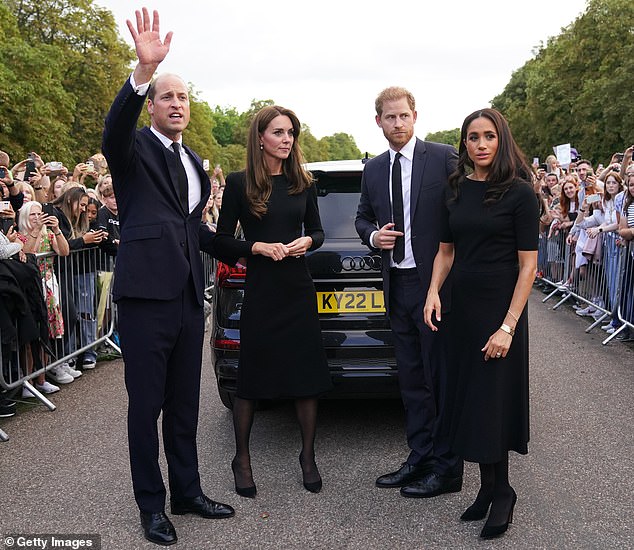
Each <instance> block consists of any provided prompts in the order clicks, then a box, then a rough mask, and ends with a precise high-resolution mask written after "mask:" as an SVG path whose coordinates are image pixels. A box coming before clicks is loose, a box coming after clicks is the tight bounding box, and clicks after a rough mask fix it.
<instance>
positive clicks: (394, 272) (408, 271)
mask: <svg viewBox="0 0 634 550" xmlns="http://www.w3.org/2000/svg"><path fill="white" fill-rule="evenodd" d="M414 273H418V269H417V268H415V267H406V268H402V269H401V268H398V267H391V268H390V275H412V274H414Z"/></svg>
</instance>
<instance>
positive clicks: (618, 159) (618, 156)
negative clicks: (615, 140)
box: [614, 153, 623, 162]
mask: <svg viewBox="0 0 634 550" xmlns="http://www.w3.org/2000/svg"><path fill="white" fill-rule="evenodd" d="M614 156H615V157H616V162H623V153H616V154H615V155H614Z"/></svg>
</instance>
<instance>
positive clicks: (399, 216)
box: [392, 153, 405, 264]
mask: <svg viewBox="0 0 634 550" xmlns="http://www.w3.org/2000/svg"><path fill="white" fill-rule="evenodd" d="M402 156H403V155H401V153H396V156H395V157H394V163H393V164H392V218H393V219H392V221H393V222H394V228H393V229H394V231H401V232H403V233H404V232H405V215H404V214H403V182H402V180H401V162H400V160H399V159H400V158H401V157H402ZM403 258H405V237H397V238H396V242H395V243H394V249H393V250H392V259H393V260H394V263H397V264H399V263H401V262H402V261H403Z"/></svg>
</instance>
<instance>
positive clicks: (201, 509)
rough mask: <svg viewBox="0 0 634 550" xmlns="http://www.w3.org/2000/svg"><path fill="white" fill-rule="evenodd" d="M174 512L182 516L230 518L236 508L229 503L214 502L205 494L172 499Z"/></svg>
mask: <svg viewBox="0 0 634 550" xmlns="http://www.w3.org/2000/svg"><path fill="white" fill-rule="evenodd" d="M171 504H172V514H174V515H177V516H182V515H183V514H196V515H198V516H200V517H202V518H211V519H223V518H230V517H231V516H233V515H234V514H235V510H234V509H233V508H232V507H231V506H229V505H228V504H222V503H221V502H214V501H213V500H211V499H210V498H208V497H206V496H205V495H200V496H197V497H195V498H188V499H185V500H178V501H174V500H172V503H171Z"/></svg>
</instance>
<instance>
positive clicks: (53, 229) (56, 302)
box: [18, 201, 74, 397]
mask: <svg viewBox="0 0 634 550" xmlns="http://www.w3.org/2000/svg"><path fill="white" fill-rule="evenodd" d="M19 213H20V216H19V218H18V238H19V239H20V241H22V243H23V250H24V252H25V253H27V254H37V253H41V252H51V251H54V252H55V253H56V254H57V255H58V256H68V254H69V253H70V248H69V247H68V241H67V240H66V238H65V237H64V234H63V233H62V232H61V231H60V228H59V220H58V219H57V217H56V216H54V215H49V214H47V213H45V212H42V205H41V204H40V203H39V202H36V201H29V202H26V203H24V205H23V206H22V208H21V209H20V212H19ZM54 262H55V257H54V256H46V257H43V258H40V259H38V260H37V264H38V268H39V270H40V275H41V277H42V282H43V287H44V291H45V296H44V299H45V302H46V311H47V315H48V336H49V338H50V340H51V341H52V342H55V341H57V340H59V339H61V338H62V337H63V335H64V319H63V315H62V310H61V295H60V284H59V281H58V280H57V276H56V275H55V269H54ZM43 359H44V358H43ZM32 366H33V362H32V360H29V361H28V363H27V372H31V369H32ZM58 368H59V367H56V370H55V372H57V369H58ZM64 380H65V383H70V382H72V381H73V380H74V378H73V377H72V376H70V375H67V376H66V377H64ZM35 387H36V388H37V389H38V390H39V391H41V392H42V393H54V392H57V391H59V386H56V385H55V384H51V383H50V382H48V381H47V380H46V379H45V377H44V375H41V376H39V377H38V378H36V379H35ZM22 396H23V397H32V394H31V393H30V392H29V391H28V390H26V389H25V390H24V391H23V393H22Z"/></svg>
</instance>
